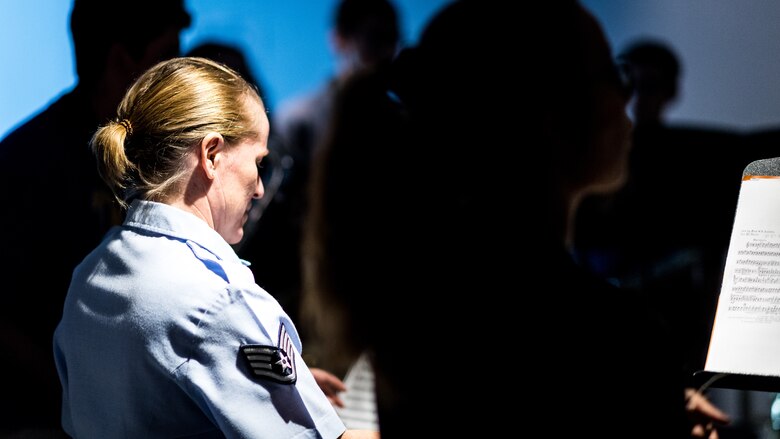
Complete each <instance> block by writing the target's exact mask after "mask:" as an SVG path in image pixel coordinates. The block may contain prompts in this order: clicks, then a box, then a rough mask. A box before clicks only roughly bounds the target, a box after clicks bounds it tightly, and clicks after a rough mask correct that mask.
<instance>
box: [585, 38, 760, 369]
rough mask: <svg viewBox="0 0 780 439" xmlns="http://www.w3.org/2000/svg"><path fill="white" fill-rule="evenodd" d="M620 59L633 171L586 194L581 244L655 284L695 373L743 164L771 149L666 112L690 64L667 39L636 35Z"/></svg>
mask: <svg viewBox="0 0 780 439" xmlns="http://www.w3.org/2000/svg"><path fill="white" fill-rule="evenodd" d="M618 61H619V63H620V66H621V68H622V69H623V72H624V74H625V76H626V78H627V79H628V80H629V83H630V85H631V99H630V101H629V111H630V113H631V114H632V115H633V120H634V132H633V136H632V137H633V148H632V151H631V155H630V158H629V168H630V171H629V177H628V181H627V183H626V184H625V185H624V186H623V187H622V188H621V189H620V190H619V191H617V192H615V193H612V194H607V195H603V194H601V195H598V196H593V197H590V198H589V199H587V200H585V201H584V202H583V206H582V208H581V209H580V214H579V216H578V218H577V222H578V224H577V227H576V228H577V233H576V238H575V241H576V242H575V248H576V249H577V252H578V255H579V257H580V260H581V262H582V263H583V265H587V266H589V267H590V268H592V269H593V270H595V271H597V272H599V273H600V274H601V275H603V276H605V277H608V278H611V279H613V280H614V282H616V283H618V284H620V285H621V286H625V287H636V288H641V289H642V290H644V291H645V292H646V293H647V294H648V296H649V297H650V298H651V300H653V301H654V302H655V303H656V304H657V305H658V306H659V307H660V309H661V312H662V313H663V314H664V316H665V317H666V319H667V321H668V322H669V324H670V325H672V326H673V328H674V331H675V333H676V334H677V335H676V341H677V342H678V343H679V346H680V349H682V353H683V356H684V361H685V368H686V369H687V370H688V371H689V372H690V373H693V372H695V371H697V370H701V369H702V368H703V367H704V360H705V357H706V353H707V346H708V343H709V336H710V330H711V328H712V322H713V319H714V316H715V307H716V304H717V298H718V294H719V292H720V285H721V280H722V273H723V268H724V264H725V258H726V251H727V249H728V243H729V238H730V235H731V226H732V223H733V220H734V213H735V209H736V204H737V195H738V191H739V186H740V181H741V177H742V170H743V169H744V167H745V166H746V165H747V164H748V163H750V162H751V161H753V160H756V159H759V158H762V157H764V156H763V155H762V153H761V151H760V150H759V149H757V148H752V147H749V145H748V144H747V143H746V142H745V139H744V137H743V136H742V135H740V134H737V133H735V132H731V131H729V130H726V129H722V128H716V127H709V126H696V125H692V124H682V123H673V122H670V121H669V120H668V114H669V110H670V109H671V108H672V105H673V104H674V103H675V102H676V101H677V100H678V99H679V98H680V81H681V77H682V71H683V70H682V65H681V62H680V59H679V57H678V55H677V53H675V51H674V50H673V49H672V47H670V46H669V45H668V44H666V43H664V42H662V41H657V40H650V39H640V40H636V41H633V42H632V43H630V44H629V45H627V46H626V47H625V48H624V49H623V50H622V51H621V53H620V54H619V55H618ZM705 163H706V164H705Z"/></svg>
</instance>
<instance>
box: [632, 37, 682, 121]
mask: <svg viewBox="0 0 780 439" xmlns="http://www.w3.org/2000/svg"><path fill="white" fill-rule="evenodd" d="M618 62H619V63H620V64H621V68H622V70H623V73H624V74H625V75H626V76H627V79H628V80H629V81H630V83H631V85H632V87H633V96H632V98H633V99H632V101H631V103H630V107H629V111H630V113H631V115H632V117H633V119H634V123H635V124H637V125H646V124H660V123H663V122H664V120H663V119H664V113H665V112H666V110H667V109H668V108H669V105H670V104H672V103H673V102H674V100H675V99H676V98H677V95H678V83H679V77H680V63H679V61H678V57H677V55H676V54H675V53H674V51H672V49H671V48H670V47H669V46H668V45H666V44H664V43H662V42H660V41H654V40H639V41H636V42H634V43H632V44H630V45H629V46H628V47H627V48H626V49H625V50H623V51H622V52H621V53H620V54H619V55H618Z"/></svg>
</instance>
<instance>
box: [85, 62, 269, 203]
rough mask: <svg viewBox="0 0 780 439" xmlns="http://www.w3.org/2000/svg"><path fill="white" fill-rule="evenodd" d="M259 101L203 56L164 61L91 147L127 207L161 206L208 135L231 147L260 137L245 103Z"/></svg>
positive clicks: (237, 78)
mask: <svg viewBox="0 0 780 439" xmlns="http://www.w3.org/2000/svg"><path fill="white" fill-rule="evenodd" d="M249 98H254V99H257V101H258V102H260V103H261V104H262V101H261V99H260V97H259V95H258V93H257V90H256V89H254V87H253V86H252V85H250V84H249V83H248V82H246V81H245V80H244V79H243V78H241V76H240V75H239V74H238V73H236V72H235V71H233V70H232V69H230V68H229V67H227V66H224V65H222V64H219V63H216V62H214V61H211V60H208V59H205V58H198V57H180V58H173V59H170V60H167V61H163V62H160V63H159V64H157V65H155V66H154V67H152V68H150V69H149V70H147V71H146V72H145V73H144V74H143V75H141V76H140V77H139V78H138V79H137V80H136V81H135V83H134V84H133V85H132V86H131V87H130V88H129V89H128V91H127V93H126V94H125V97H124V98H123V99H122V102H121V103H120V104H119V107H118V108H117V118H116V119H115V120H112V121H110V122H108V123H107V124H106V125H103V126H101V127H100V128H98V130H97V131H96V132H95V134H94V135H93V136H92V140H91V141H90V146H91V148H92V151H93V153H94V154H95V156H96V157H97V163H98V171H99V172H100V175H101V177H102V178H103V180H105V182H106V183H107V184H108V186H109V187H110V188H111V190H112V191H113V193H114V196H115V197H116V198H117V200H118V201H119V203H120V204H121V205H122V206H123V207H127V204H128V203H129V202H130V201H131V200H132V199H134V198H142V199H146V200H151V201H162V200H164V199H165V198H166V197H167V196H169V195H170V194H171V193H172V192H173V191H174V190H175V189H176V188H177V187H178V183H179V182H180V180H181V179H182V177H183V176H184V175H185V173H186V171H187V169H186V168H185V166H184V164H185V162H186V161H185V160H184V158H185V156H186V155H187V154H188V153H189V152H190V151H191V150H192V149H193V148H195V147H196V146H197V145H198V144H199V142H200V141H201V140H202V139H203V138H204V137H205V136H206V134H208V133H210V132H217V133H220V134H221V135H222V137H223V138H224V139H225V143H226V144H227V145H232V144H236V143H237V142H238V141H240V140H242V139H246V138H251V137H256V136H259V135H260V133H258V132H256V131H255V130H254V129H253V127H254V125H253V121H254V120H256V119H255V117H256V115H253V114H249V113H248V112H247V106H246V105H244V102H245V100H246V99H249Z"/></svg>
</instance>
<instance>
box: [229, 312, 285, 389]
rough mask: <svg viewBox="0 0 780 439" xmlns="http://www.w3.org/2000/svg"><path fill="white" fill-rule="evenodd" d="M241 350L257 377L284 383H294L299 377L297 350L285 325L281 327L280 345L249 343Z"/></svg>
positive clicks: (242, 355) (241, 354)
mask: <svg viewBox="0 0 780 439" xmlns="http://www.w3.org/2000/svg"><path fill="white" fill-rule="evenodd" d="M239 352H240V356H241V357H243V358H244V361H245V362H246V364H247V365H248V366H249V368H250V370H251V371H252V375H253V376H255V377H258V378H267V379H270V380H272V381H276V382H278V383H282V384H293V383H295V381H296V380H297V378H298V375H297V373H296V371H295V350H294V349H293V346H292V340H290V336H289V335H288V334H287V330H286V328H285V327H284V325H280V328H279V346H264V345H256V344H248V345H242V346H241V347H240V348H239Z"/></svg>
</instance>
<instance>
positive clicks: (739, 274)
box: [705, 177, 780, 376]
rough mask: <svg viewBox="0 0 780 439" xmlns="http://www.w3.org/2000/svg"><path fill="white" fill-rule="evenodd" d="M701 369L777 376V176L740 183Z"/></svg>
mask: <svg viewBox="0 0 780 439" xmlns="http://www.w3.org/2000/svg"><path fill="white" fill-rule="evenodd" d="M705 370H707V371H714V372H728V373H741V374H751V375H765V376H780V178H774V177H754V178H752V179H749V180H743V181H742V184H741V186H740V192H739V199H738V201H737V209H736V214H735V218H734V227H733V230H732V232H731V241H730V244H729V250H728V254H727V255H726V265H725V268H724V272H723V283H722V286H721V292H720V296H719V298H718V308H717V312H716V316H715V323H714V324H713V328H712V334H711V338H710V346H709V349H708V352H707V362H706V364H705Z"/></svg>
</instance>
